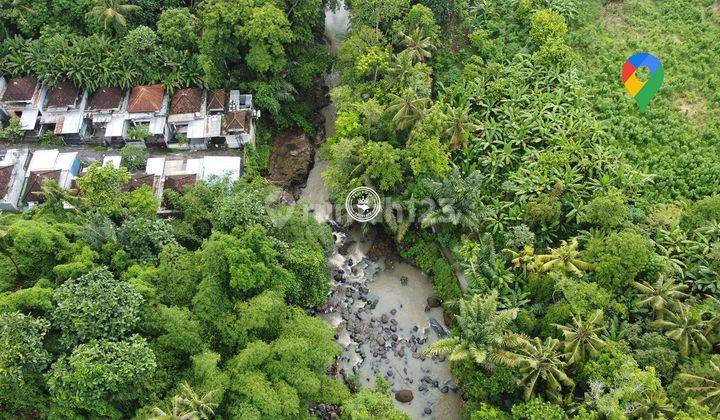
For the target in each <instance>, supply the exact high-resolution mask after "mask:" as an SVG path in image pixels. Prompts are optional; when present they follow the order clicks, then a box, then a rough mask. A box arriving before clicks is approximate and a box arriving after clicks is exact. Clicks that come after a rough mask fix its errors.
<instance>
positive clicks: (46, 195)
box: [37, 178, 81, 213]
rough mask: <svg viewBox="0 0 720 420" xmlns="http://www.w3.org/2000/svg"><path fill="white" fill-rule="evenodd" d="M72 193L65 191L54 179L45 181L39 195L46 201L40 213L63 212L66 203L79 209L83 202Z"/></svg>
mask: <svg viewBox="0 0 720 420" xmlns="http://www.w3.org/2000/svg"><path fill="white" fill-rule="evenodd" d="M72 192H74V191H69V190H65V189H63V188H62V187H61V186H60V185H58V183H57V182H55V180H53V179H49V178H47V179H44V180H43V181H42V186H41V189H40V192H38V193H37V194H38V195H40V196H41V197H42V198H43V200H44V201H43V204H42V206H41V207H40V213H45V212H51V213H52V212H59V211H62V210H64V205H65V203H68V204H70V205H71V206H73V207H76V208H77V207H78V205H79V204H80V202H81V200H80V198H78V197H77V196H75V195H73V194H72Z"/></svg>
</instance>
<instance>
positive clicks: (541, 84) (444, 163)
mask: <svg viewBox="0 0 720 420" xmlns="http://www.w3.org/2000/svg"><path fill="white" fill-rule="evenodd" d="M351 6H352V9H351V23H352V25H351V30H350V33H349V35H348V38H347V40H346V41H345V42H344V43H343V45H342V46H341V47H340V49H339V53H338V66H339V70H340V71H341V83H340V86H339V87H337V88H336V89H334V90H333V92H332V96H333V99H334V101H335V104H336V106H337V108H338V119H337V135H336V136H335V137H334V138H332V139H330V140H329V142H328V144H327V146H326V149H325V156H326V157H327V158H328V159H329V160H330V163H329V168H328V170H327V172H326V173H325V179H326V183H327V184H328V185H329V186H330V188H331V192H332V194H333V195H334V197H335V198H338V199H339V198H341V197H344V195H345V194H346V193H347V191H348V190H349V189H351V188H353V187H356V186H359V185H370V186H373V187H375V188H377V190H378V191H380V192H382V194H384V195H385V196H386V197H390V198H392V199H393V200H394V203H395V205H394V206H392V209H391V210H390V211H389V212H388V211H387V210H386V213H389V214H386V216H385V220H384V221H385V227H386V228H387V229H389V230H390V231H391V232H393V233H394V234H395V235H396V236H397V240H398V241H399V243H400V246H401V250H402V252H403V253H404V255H405V256H406V257H408V258H410V259H412V260H413V261H414V262H415V263H416V264H417V265H418V266H420V267H421V268H422V269H423V270H425V271H427V272H429V273H430V274H432V275H433V276H434V278H435V289H436V292H437V294H438V295H439V296H440V297H441V298H443V299H444V300H445V307H446V310H448V311H450V312H451V313H452V314H453V315H454V316H453V318H454V321H455V322H454V326H453V336H452V338H449V339H447V340H442V341H440V342H438V343H436V344H434V345H433V346H431V348H430V350H429V353H430V354H446V355H449V359H450V360H451V362H452V364H453V370H454V373H455V375H456V377H457V379H458V381H459V383H460V385H461V392H462V394H463V397H464V400H465V401H466V404H465V408H464V411H465V415H467V416H468V417H470V418H473V419H504V418H533V419H537V418H552V419H556V418H557V419H560V418H563V417H565V416H568V417H578V418H588V419H589V418H613V419H615V418H661V417H676V418H695V419H698V418H715V416H716V415H717V414H718V413H720V399H718V397H717V396H718V394H717V392H718V382H719V381H720V371H718V368H717V366H718V363H720V358H718V357H719V356H718V355H716V353H717V349H718V345H720V330H718V325H720V312H719V310H720V302H719V301H718V300H717V299H716V296H717V293H718V292H720V290H719V287H720V253H719V252H720V225H719V224H718V223H719V222H720V196H719V195H718V193H720V166H718V165H720V160H718V158H717V156H718V151H719V149H718V148H719V147H720V146H719V145H720V142H718V139H720V125H719V124H718V118H717V117H718V115H719V114H718V113H719V112H720V97H718V92H720V89H719V86H720V79H719V78H718V77H720V76H718V73H717V71H715V70H714V69H715V68H716V67H717V66H718V64H720V54H718V52H719V51H718V43H717V40H718V39H720V8H719V7H718V4H717V3H716V2H713V1H712V0H670V1H651V0H628V1H612V0H610V1H608V0H497V1H484V0H452V1H435V0H419V1H409V0H387V1H383V2H377V1H373V0H353V1H352V4H351ZM638 51H650V52H652V53H653V54H655V55H657V56H658V57H660V59H661V60H662V61H663V63H664V65H665V68H666V74H667V75H668V76H667V77H666V82H665V86H664V87H663V88H662V89H661V90H660V92H659V94H658V95H657V97H656V98H655V100H654V101H653V102H652V104H651V105H650V109H649V111H648V112H647V113H646V114H641V113H639V112H638V110H637V107H636V105H635V103H634V101H633V99H632V98H631V97H630V96H629V95H628V94H627V93H626V92H625V90H624V87H623V86H622V83H621V81H620V76H619V75H620V69H621V66H622V63H623V62H624V61H625V59H626V58H627V57H629V56H630V55H632V54H634V53H636V52H638ZM409 215H410V216H409ZM413 215H414V217H413ZM443 247H444V248H447V249H450V250H451V251H452V256H453V259H455V260H457V261H458V262H459V263H460V265H461V266H462V267H463V268H464V271H465V277H466V278H467V282H468V285H469V291H468V292H467V293H466V294H465V295H464V296H462V295H461V292H460V290H459V288H458V287H457V284H456V283H455V282H456V279H455V276H454V274H453V272H452V268H451V261H448V260H446V259H445V258H444V257H443V255H442V253H441V252H440V250H441V249H442V248H443Z"/></svg>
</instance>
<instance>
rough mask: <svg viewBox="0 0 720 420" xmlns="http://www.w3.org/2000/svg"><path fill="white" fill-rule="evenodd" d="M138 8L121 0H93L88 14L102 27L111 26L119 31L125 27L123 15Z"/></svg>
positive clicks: (134, 11)
mask: <svg viewBox="0 0 720 420" xmlns="http://www.w3.org/2000/svg"><path fill="white" fill-rule="evenodd" d="M140 10H141V7H140V6H137V5H134V4H126V3H124V2H123V0H95V1H94V3H93V7H92V9H90V11H89V12H88V16H90V17H92V18H93V19H95V20H96V21H97V22H98V23H100V25H101V26H102V27H103V28H104V29H106V30H107V29H110V28H112V29H114V30H115V31H117V32H118V33H119V32H122V31H123V30H125V27H127V19H126V18H125V15H128V14H130V13H136V12H139V11H140Z"/></svg>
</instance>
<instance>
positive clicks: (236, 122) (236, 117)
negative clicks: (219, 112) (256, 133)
mask: <svg viewBox="0 0 720 420" xmlns="http://www.w3.org/2000/svg"><path fill="white" fill-rule="evenodd" d="M250 112H251V111H250V110H249V109H243V110H241V111H232V112H228V113H226V114H225V120H224V122H223V128H224V129H225V131H237V130H245V127H247V126H248V124H249V123H250ZM246 131H247V130H246Z"/></svg>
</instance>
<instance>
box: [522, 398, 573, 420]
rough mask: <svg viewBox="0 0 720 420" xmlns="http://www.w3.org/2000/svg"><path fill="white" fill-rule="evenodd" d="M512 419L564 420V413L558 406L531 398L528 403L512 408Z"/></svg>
mask: <svg viewBox="0 0 720 420" xmlns="http://www.w3.org/2000/svg"><path fill="white" fill-rule="evenodd" d="M512 418H513V419H518V420H521V419H528V420H534V419H548V420H562V419H563V418H565V412H564V410H563V409H562V407H560V406H559V405H556V404H553V403H549V402H545V401H543V400H540V399H538V398H533V399H531V400H530V401H528V402H524V403H522V404H517V405H515V406H513V408H512Z"/></svg>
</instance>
